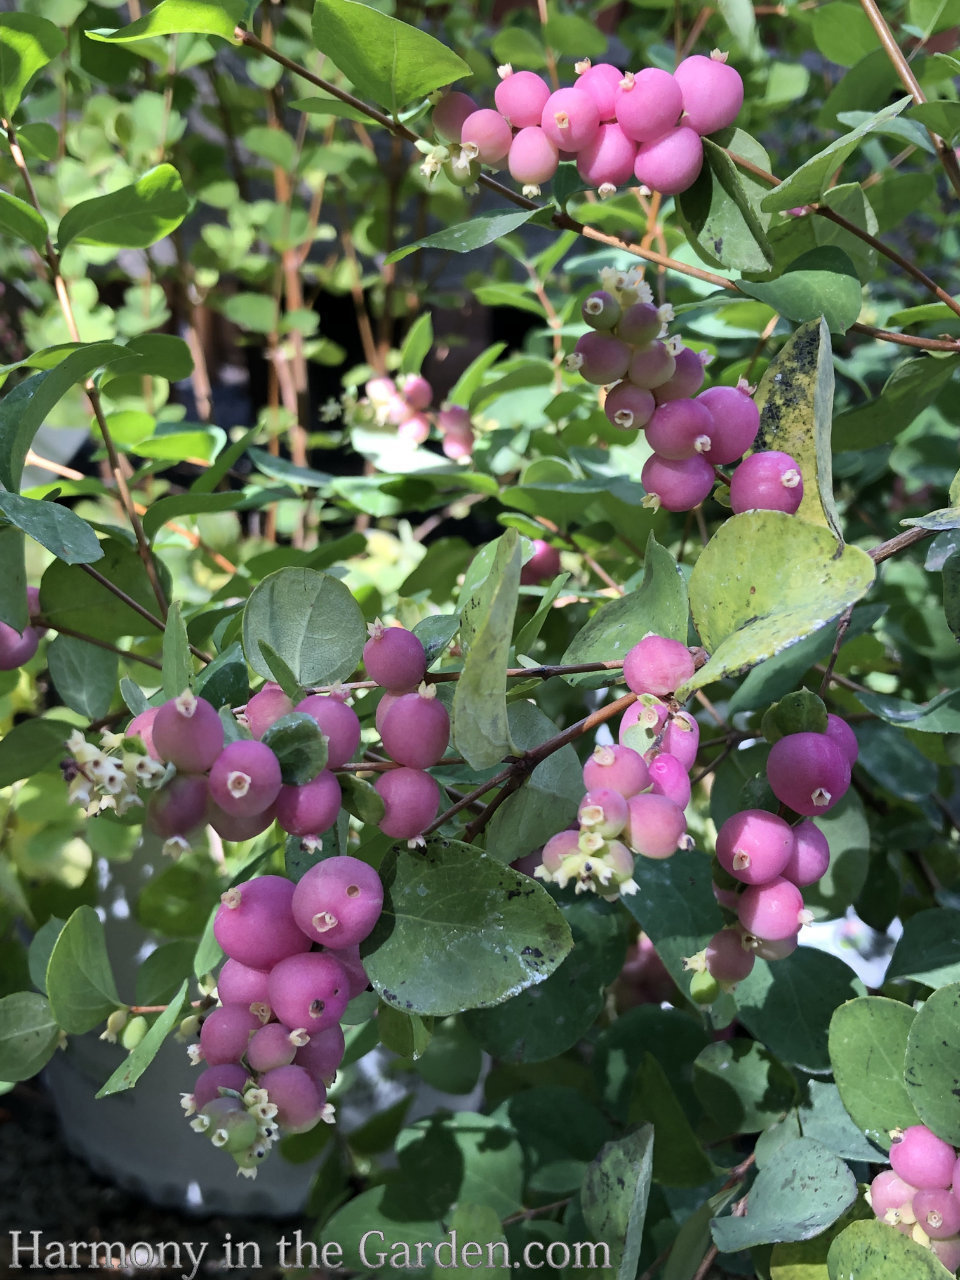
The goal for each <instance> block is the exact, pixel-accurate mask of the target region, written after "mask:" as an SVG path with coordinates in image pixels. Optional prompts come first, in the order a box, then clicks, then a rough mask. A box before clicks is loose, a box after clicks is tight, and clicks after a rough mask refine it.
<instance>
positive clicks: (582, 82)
mask: <svg viewBox="0 0 960 1280" xmlns="http://www.w3.org/2000/svg"><path fill="white" fill-rule="evenodd" d="M622 79H623V72H622V71H621V70H620V68H619V67H615V66H613V65H612V64H611V63H609V62H598V63H597V64H596V65H595V66H592V67H586V68H585V69H584V70H583V71H578V73H577V88H578V89H582V90H583V92H584V93H589V95H590V97H591V98H592V99H593V101H594V102H595V103H596V107H597V111H598V113H599V115H600V119H601V120H602V121H605V120H613V119H615V118H616V114H617V89H618V88H619V85H620V81H621V80H622Z"/></svg>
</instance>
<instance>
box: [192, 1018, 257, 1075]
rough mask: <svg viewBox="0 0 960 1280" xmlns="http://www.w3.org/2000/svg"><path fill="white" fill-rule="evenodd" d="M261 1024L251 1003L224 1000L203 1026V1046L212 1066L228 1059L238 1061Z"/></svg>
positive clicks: (201, 1041)
mask: <svg viewBox="0 0 960 1280" xmlns="http://www.w3.org/2000/svg"><path fill="white" fill-rule="evenodd" d="M261 1026H262V1023H261V1021H260V1019H259V1018H258V1017H257V1015H256V1014H255V1013H251V1012H250V1006H249V1005H243V1004H225V1005H221V1007H220V1008H219V1009H213V1010H212V1011H211V1012H210V1013H208V1014H207V1016H206V1017H205V1018H204V1020H203V1026H202V1027H201V1028H200V1048H201V1049H202V1050H203V1057H204V1061H206V1062H207V1063H209V1065H210V1066H211V1067H216V1066H220V1065H222V1064H223V1063H226V1062H239V1061H240V1059H241V1058H242V1057H243V1055H244V1053H245V1052H246V1049H247V1043H248V1041H249V1040H250V1037H251V1036H252V1035H253V1033H254V1032H255V1031H257V1030H258V1029H259V1028H260V1027H261Z"/></svg>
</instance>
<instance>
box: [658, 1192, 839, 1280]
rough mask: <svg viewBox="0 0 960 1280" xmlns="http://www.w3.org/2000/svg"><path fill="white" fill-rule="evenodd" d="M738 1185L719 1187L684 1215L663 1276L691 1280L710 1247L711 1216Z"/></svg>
mask: <svg viewBox="0 0 960 1280" xmlns="http://www.w3.org/2000/svg"><path fill="white" fill-rule="evenodd" d="M741 1185H742V1184H741V1183H739V1182H736V1183H734V1185H733V1186H732V1187H731V1188H730V1189H729V1190H728V1191H718V1192H717V1194H716V1195H715V1196H711V1197H710V1199H709V1200H706V1201H704V1203H703V1204H701V1205H700V1207H699V1208H698V1209H696V1210H694V1212H693V1213H691V1214H690V1215H689V1216H688V1217H687V1218H686V1219H685V1221H684V1222H683V1223H682V1225H681V1227H680V1230H679V1232H678V1233H677V1238H676V1239H675V1240H674V1242H673V1246H672V1248H671V1250H670V1256H669V1258H667V1261H666V1265H665V1266H664V1268H663V1277H662V1280H693V1277H694V1276H695V1275H696V1274H697V1270H698V1268H699V1267H700V1264H701V1263H702V1262H703V1260H704V1258H705V1257H706V1256H707V1253H708V1252H709V1250H710V1244H711V1239H710V1220H711V1218H713V1217H715V1216H716V1215H717V1214H720V1213H722V1212H723V1210H724V1209H725V1208H726V1207H727V1205H728V1204H729V1203H730V1201H731V1200H732V1199H733V1198H734V1197H735V1196H736V1195H737V1194H738V1192H739V1189H740V1187H741ZM771 1280H781V1278H780V1277H776V1276H771ZM783 1280H800V1277H795V1278H794V1277H784V1278H783ZM803 1280H817V1278H816V1277H813V1276H805V1277H804V1278H803Z"/></svg>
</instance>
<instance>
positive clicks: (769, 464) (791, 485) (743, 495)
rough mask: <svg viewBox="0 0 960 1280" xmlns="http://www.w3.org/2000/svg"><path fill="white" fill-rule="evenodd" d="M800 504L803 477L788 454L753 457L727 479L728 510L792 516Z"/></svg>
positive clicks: (769, 452)
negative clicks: (767, 512)
mask: <svg viewBox="0 0 960 1280" xmlns="http://www.w3.org/2000/svg"><path fill="white" fill-rule="evenodd" d="M802 501H803V477H802V475H801V474H800V468H799V466H798V465H797V463H796V461H795V460H794V459H793V458H791V457H790V455H789V453H781V452H780V450H778V449H769V450H765V451H763V452H761V453H752V454H751V455H750V457H749V458H744V460H743V461H742V462H741V463H740V465H739V466H738V467H737V469H736V471H734V473H733V475H732V476H731V477H730V506H731V507H732V508H733V510H734V512H735V513H736V514H737V515H740V514H741V512H744V511H785V512H786V513H787V514H788V515H793V513H794V512H795V511H796V510H797V508H798V507H799V506H800V503H801V502H802Z"/></svg>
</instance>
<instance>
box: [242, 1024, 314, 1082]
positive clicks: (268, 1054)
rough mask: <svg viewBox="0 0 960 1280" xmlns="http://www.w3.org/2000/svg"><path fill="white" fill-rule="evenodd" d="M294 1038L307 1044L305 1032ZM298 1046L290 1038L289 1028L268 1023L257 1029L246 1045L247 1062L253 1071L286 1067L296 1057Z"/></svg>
mask: <svg viewBox="0 0 960 1280" xmlns="http://www.w3.org/2000/svg"><path fill="white" fill-rule="evenodd" d="M294 1038H295V1039H298V1040H303V1041H304V1042H306V1043H308V1040H307V1035H306V1032H303V1033H301V1034H300V1035H299V1036H297V1035H296V1032H294ZM298 1047H299V1046H298V1045H297V1044H295V1043H294V1039H292V1038H291V1031H290V1028H289V1027H287V1026H284V1024H283V1023H282V1022H268V1023H267V1025H266V1026H265V1027H259V1028H258V1029H257V1030H256V1031H254V1033H253V1035H252V1036H251V1037H250V1043H249V1044H248V1045H247V1062H248V1063H249V1064H250V1068H251V1070H253V1071H272V1070H273V1069H274V1068H275V1067H288V1066H289V1065H290V1063H291V1062H293V1059H294V1057H295V1056H296V1053H297V1049H298Z"/></svg>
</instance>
